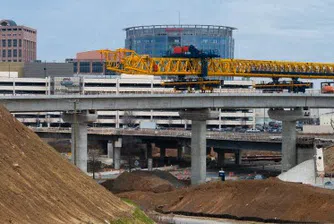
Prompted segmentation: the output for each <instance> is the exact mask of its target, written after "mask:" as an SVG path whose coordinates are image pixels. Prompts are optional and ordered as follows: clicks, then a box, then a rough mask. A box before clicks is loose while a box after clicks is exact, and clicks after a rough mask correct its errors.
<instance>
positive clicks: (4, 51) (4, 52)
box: [2, 50, 6, 58]
mask: <svg viewBox="0 0 334 224" xmlns="http://www.w3.org/2000/svg"><path fill="white" fill-rule="evenodd" d="M2 57H3V58H5V57H6V50H2Z"/></svg>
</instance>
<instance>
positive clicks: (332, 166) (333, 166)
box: [324, 146, 334, 175]
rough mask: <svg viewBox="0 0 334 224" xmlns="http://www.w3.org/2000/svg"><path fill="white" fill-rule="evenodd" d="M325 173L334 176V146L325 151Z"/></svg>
mask: <svg viewBox="0 0 334 224" xmlns="http://www.w3.org/2000/svg"><path fill="white" fill-rule="evenodd" d="M324 160H325V173H326V174H333V175H334V146H331V147H328V148H326V149H325V150H324Z"/></svg>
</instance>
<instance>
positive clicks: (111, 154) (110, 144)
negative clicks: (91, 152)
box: [107, 141, 114, 159]
mask: <svg viewBox="0 0 334 224" xmlns="http://www.w3.org/2000/svg"><path fill="white" fill-rule="evenodd" d="M107 151H108V158H109V159H113V158H114V145H113V142H112V141H108V143H107Z"/></svg>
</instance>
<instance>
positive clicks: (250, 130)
mask: <svg viewBox="0 0 334 224" xmlns="http://www.w3.org/2000/svg"><path fill="white" fill-rule="evenodd" d="M259 132H261V131H260V130H259V129H256V128H250V129H247V131H246V133H259Z"/></svg>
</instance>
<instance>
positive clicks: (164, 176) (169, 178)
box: [152, 170, 185, 188]
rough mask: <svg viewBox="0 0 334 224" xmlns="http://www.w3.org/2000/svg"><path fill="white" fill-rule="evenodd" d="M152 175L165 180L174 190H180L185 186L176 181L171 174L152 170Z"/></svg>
mask: <svg viewBox="0 0 334 224" xmlns="http://www.w3.org/2000/svg"><path fill="white" fill-rule="evenodd" d="M152 174H154V175H155V176H158V177H160V178H161V179H164V180H167V181H168V182H169V183H171V184H172V185H173V186H174V187H175V188H180V187H184V186H185V184H184V183H183V182H181V181H180V180H178V179H177V178H176V177H175V176H174V175H173V174H171V173H169V172H167V171H162V170H154V171H152Z"/></svg>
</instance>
